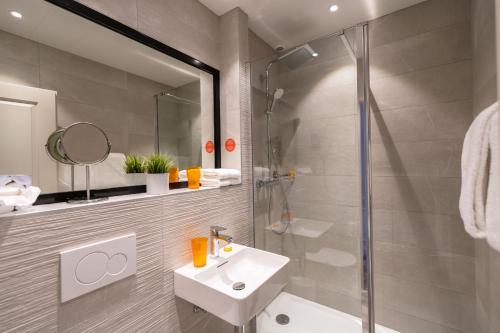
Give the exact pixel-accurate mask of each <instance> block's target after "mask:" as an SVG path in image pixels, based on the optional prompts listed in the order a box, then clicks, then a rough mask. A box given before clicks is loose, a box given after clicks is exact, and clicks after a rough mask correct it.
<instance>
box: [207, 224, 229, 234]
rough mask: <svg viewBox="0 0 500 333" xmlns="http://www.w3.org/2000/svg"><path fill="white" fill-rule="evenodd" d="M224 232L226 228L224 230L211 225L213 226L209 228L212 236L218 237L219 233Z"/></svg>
mask: <svg viewBox="0 0 500 333" xmlns="http://www.w3.org/2000/svg"><path fill="white" fill-rule="evenodd" d="M224 230H227V228H224V227H221V226H218V225H213V226H211V227H210V233H211V234H214V235H216V236H218V235H219V232H220V231H224Z"/></svg>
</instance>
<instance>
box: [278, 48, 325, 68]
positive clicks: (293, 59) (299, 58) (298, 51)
mask: <svg viewBox="0 0 500 333" xmlns="http://www.w3.org/2000/svg"><path fill="white" fill-rule="evenodd" d="M317 56H318V53H316V52H314V50H313V49H312V47H311V46H310V45H309V44H304V45H302V46H298V47H296V48H294V49H292V50H290V51H288V52H286V53H285V54H283V55H281V56H279V57H278V59H277V60H278V61H279V62H282V63H284V64H285V65H286V66H287V67H288V68H289V69H295V68H297V67H299V66H301V65H302V64H304V63H305V62H306V61H309V60H311V59H312V58H314V57H317Z"/></svg>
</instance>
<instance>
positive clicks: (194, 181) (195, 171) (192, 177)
mask: <svg viewBox="0 0 500 333" xmlns="http://www.w3.org/2000/svg"><path fill="white" fill-rule="evenodd" d="M186 173H187V178H188V188H189V189H192V190H196V189H198V188H200V178H201V168H200V167H191V168H188V169H187V171H186Z"/></svg>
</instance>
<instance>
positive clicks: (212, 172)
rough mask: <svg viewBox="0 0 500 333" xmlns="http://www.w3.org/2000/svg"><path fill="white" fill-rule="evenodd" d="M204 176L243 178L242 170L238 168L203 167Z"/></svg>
mask: <svg viewBox="0 0 500 333" xmlns="http://www.w3.org/2000/svg"><path fill="white" fill-rule="evenodd" d="M201 172H202V177H204V178H215V179H232V178H241V172H240V170H237V169H202V171H201Z"/></svg>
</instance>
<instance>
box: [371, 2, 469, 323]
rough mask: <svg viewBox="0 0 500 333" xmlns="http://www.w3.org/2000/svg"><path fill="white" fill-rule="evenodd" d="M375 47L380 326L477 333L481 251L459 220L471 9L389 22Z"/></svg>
mask: <svg viewBox="0 0 500 333" xmlns="http://www.w3.org/2000/svg"><path fill="white" fill-rule="evenodd" d="M370 42H371V48H370V55H371V59H370V60H371V74H372V78H371V88H372V93H373V100H372V101H373V102H374V110H373V119H372V128H373V147H372V148H373V150H372V159H373V206H374V209H375V215H374V224H375V242H376V243H375V248H376V251H375V267H376V279H375V281H376V284H375V287H376V290H377V289H379V291H378V292H377V295H378V298H379V300H377V304H378V306H377V307H376V315H377V321H378V322H381V323H383V324H384V323H385V324H386V325H387V326H390V327H392V328H394V329H396V330H401V331H402V332H405V333H407V332H408V333H413V332H414V333H417V332H423V331H425V332H463V333H466V332H467V333H468V332H475V331H476V328H477V326H476V325H477V318H476V314H475V297H476V296H475V295H476V287H475V281H476V280H475V279H476V277H475V251H474V244H473V241H472V239H471V238H470V237H469V236H468V235H467V234H466V233H465V231H464V230H463V224H462V222H461V219H460V216H459V213H458V198H459V190H460V156H461V149H462V142H463V138H464V135H465V132H466V130H467V128H468V126H469V124H470V122H471V120H472V103H473V101H472V96H473V93H472V92H473V89H472V82H473V80H472V78H473V75H472V48H471V28H470V2H469V1H466V0H464V1H462V0H460V1H449V0H445V1H440V0H429V1H426V2H423V3H421V4H418V5H416V6H413V7H410V8H407V9H404V10H401V11H399V12H396V13H392V14H390V15H388V16H385V17H383V18H381V19H378V20H375V21H373V22H370ZM377 249H378V251H377ZM377 266H378V268H377ZM424 328H425V329H424ZM422 329H424V330H422Z"/></svg>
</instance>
